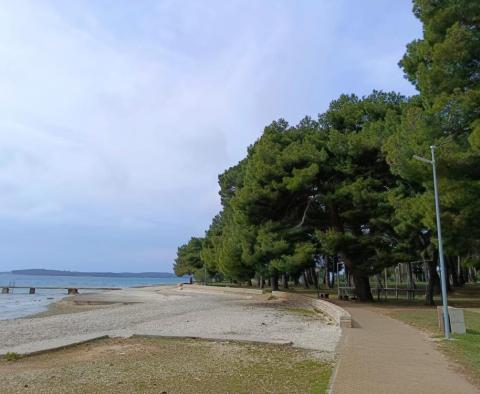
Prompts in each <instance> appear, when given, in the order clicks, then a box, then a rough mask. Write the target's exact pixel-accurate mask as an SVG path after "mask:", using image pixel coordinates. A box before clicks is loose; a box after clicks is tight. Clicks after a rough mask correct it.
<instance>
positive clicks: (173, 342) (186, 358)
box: [0, 337, 332, 394]
mask: <svg viewBox="0 0 480 394" xmlns="http://www.w3.org/2000/svg"><path fill="white" fill-rule="evenodd" d="M314 353H315V351H311V350H305V349H298V348H293V347H291V346H282V345H271V344H251V343H240V342H235V341H211V340H204V339H186V338H182V339H169V338H140V337H135V338H127V339H125V338H114V339H103V340H99V341H95V342H90V343H86V344H83V345H78V346H72V347H69V348H67V349H64V350H59V351H52V352H46V353H43V354H40V355H35V356H31V357H25V358H22V359H20V360H17V361H5V360H0V380H1V389H0V390H1V392H2V393H5V394H17V393H22V394H24V393H35V394H40V393H45V394H57V393H58V394H68V393H82V394H87V393H88V394H89V393H92V394H93V393H96V394H98V393H102V394H106V393H112V394H113V393H115V394H117V393H128V394H132V393H142V394H145V393H151V394H160V393H164V394H174V393H181V394H196V393H199V392H201V393H206V394H228V393H231V394H238V393H251V394H270V393H276V394H301V393H324V392H325V390H326V388H327V385H328V382H329V378H330V375H331V370H332V364H331V363H328V362H323V361H320V360H318V359H317V357H316V355H315V354H314ZM206 360H208V362H206Z"/></svg>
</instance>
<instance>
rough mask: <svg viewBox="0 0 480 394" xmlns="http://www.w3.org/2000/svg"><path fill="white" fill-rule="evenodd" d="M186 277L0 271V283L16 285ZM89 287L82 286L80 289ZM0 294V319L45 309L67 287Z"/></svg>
mask: <svg viewBox="0 0 480 394" xmlns="http://www.w3.org/2000/svg"><path fill="white" fill-rule="evenodd" d="M185 281H187V279H186V278H112V277H104V278H100V277H90V276H43V275H14V274H0V287H2V286H8V285H12V284H15V285H16V286H32V287H35V286H65V287H67V286H68V287H133V286H141V285H155V284H159V285H172V284H177V283H181V282H185ZM88 291H90V290H81V292H82V293H85V292H88ZM10 292H11V293H10V294H0V320H5V319H15V318H18V317H22V316H27V315H31V314H33V313H38V312H42V311H44V310H46V309H47V308H48V305H49V304H51V303H52V302H55V301H58V300H61V299H62V298H64V297H65V296H66V295H67V294H66V290H42V289H37V290H36V293H35V294H28V289H14V290H13V293H12V290H10Z"/></svg>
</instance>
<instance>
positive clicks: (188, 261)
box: [173, 237, 203, 276]
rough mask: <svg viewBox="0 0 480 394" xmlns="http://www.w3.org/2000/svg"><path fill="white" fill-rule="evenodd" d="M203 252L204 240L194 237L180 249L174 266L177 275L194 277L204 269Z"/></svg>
mask: <svg viewBox="0 0 480 394" xmlns="http://www.w3.org/2000/svg"><path fill="white" fill-rule="evenodd" d="M201 250H202V238H195V237H192V238H191V239H190V241H188V243H187V244H185V245H182V246H180V247H179V248H178V251H177V258H176V259H175V264H174V265H173V270H174V272H175V274H176V275H178V276H183V275H187V274H188V275H192V274H193V273H194V272H195V271H197V270H198V269H199V268H201V267H203V261H202V259H201V257H200V252H201Z"/></svg>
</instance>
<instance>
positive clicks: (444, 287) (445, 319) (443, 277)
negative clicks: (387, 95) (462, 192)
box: [413, 145, 450, 339]
mask: <svg viewBox="0 0 480 394" xmlns="http://www.w3.org/2000/svg"><path fill="white" fill-rule="evenodd" d="M430 150H431V151H432V160H428V159H425V158H424V157H420V156H417V155H415V156H413V158H414V159H417V160H420V161H423V162H425V163H428V164H431V165H432V171H433V189H434V194H435V216H436V218H437V234H438V255H439V257H440V281H441V284H442V302H443V327H444V330H445V339H450V319H449V316H448V300H447V275H446V270H445V261H444V259H443V241H442V226H441V223H440V202H439V199H438V185H437V168H436V163H435V145H431V146H430Z"/></svg>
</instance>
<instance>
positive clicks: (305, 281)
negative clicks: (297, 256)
mask: <svg viewBox="0 0 480 394" xmlns="http://www.w3.org/2000/svg"><path fill="white" fill-rule="evenodd" d="M302 277H303V287H305V288H306V289H308V288H309V286H308V280H307V275H306V274H305V271H303V272H302Z"/></svg>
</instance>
